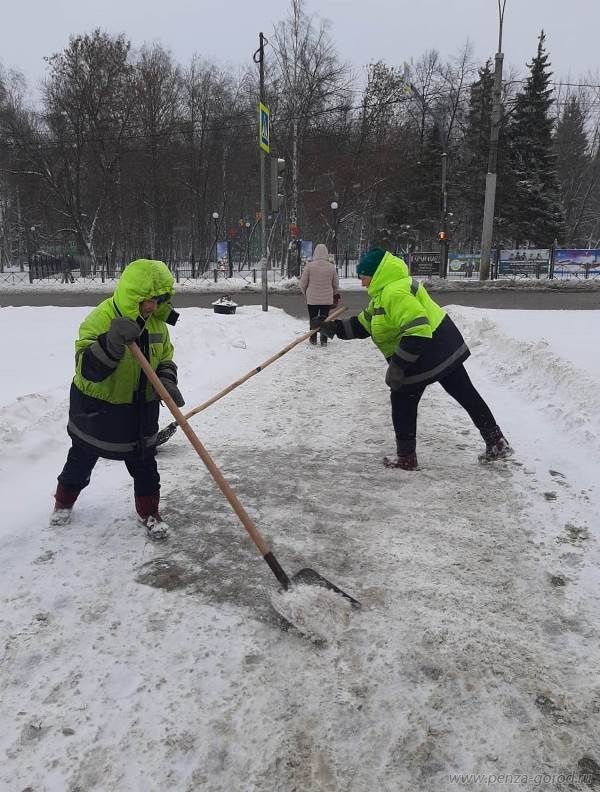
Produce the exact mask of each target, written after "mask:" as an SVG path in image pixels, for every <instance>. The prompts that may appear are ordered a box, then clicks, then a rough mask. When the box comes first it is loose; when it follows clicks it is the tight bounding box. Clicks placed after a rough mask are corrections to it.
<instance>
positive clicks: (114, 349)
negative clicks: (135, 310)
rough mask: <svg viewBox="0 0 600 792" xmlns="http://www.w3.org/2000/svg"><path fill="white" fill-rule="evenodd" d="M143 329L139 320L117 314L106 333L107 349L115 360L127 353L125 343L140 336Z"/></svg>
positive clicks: (129, 342)
mask: <svg viewBox="0 0 600 792" xmlns="http://www.w3.org/2000/svg"><path fill="white" fill-rule="evenodd" d="M141 332H142V331H141V330H140V328H139V325H138V323H137V322H134V321H133V319H129V318H128V317H127V316H116V317H115V318H114V319H113V320H112V322H111V323H110V327H109V328H108V332H107V334H106V351H107V352H108V354H109V355H110V356H111V357H112V358H114V359H115V360H120V359H121V358H122V357H123V355H124V354H125V345H126V344H131V342H132V341H135V340H136V339H137V338H139V335H140V333H141Z"/></svg>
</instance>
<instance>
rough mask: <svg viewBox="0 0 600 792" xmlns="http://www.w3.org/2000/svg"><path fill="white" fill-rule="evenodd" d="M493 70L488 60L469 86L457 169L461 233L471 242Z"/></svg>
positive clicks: (476, 233) (480, 194)
mask: <svg viewBox="0 0 600 792" xmlns="http://www.w3.org/2000/svg"><path fill="white" fill-rule="evenodd" d="M493 87H494V73H493V71H492V69H491V64H490V62H489V61H488V62H487V63H486V64H485V66H483V67H482V68H480V69H479V77H478V79H477V80H476V82H474V83H473V85H472V86H471V92H470V97H469V109H468V115H467V128H466V130H465V134H464V138H463V141H462V146H461V150H462V157H461V161H460V164H459V167H458V169H457V175H456V181H457V186H458V188H459V189H458V196H457V197H459V200H460V203H461V204H462V205H463V207H464V208H463V212H464V217H465V236H466V238H467V239H470V240H472V241H475V240H477V239H479V237H480V236H481V227H482V224H483V204H484V196H485V177H486V173H487V169H488V156H489V149H490V126H491V120H492V99H493V97H492V92H493Z"/></svg>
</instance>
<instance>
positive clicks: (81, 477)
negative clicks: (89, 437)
mask: <svg viewBox="0 0 600 792" xmlns="http://www.w3.org/2000/svg"><path fill="white" fill-rule="evenodd" d="M98 459H99V457H98V454H96V453H94V452H93V451H92V450H91V449H89V450H88V449H87V448H84V446H81V445H77V444H76V443H73V445H72V446H71V448H70V449H69V453H68V454H67V461H66V462H65V466H64V468H63V470H62V473H61V474H60V476H59V477H58V480H59V482H60V483H61V484H62V485H63V487H64V488H65V489H67V490H71V491H72V492H79V490H82V489H83V488H84V487H87V485H88V484H89V483H90V476H91V475H92V470H93V469H94V466H95V464H96V462H97V461H98ZM124 462H125V465H126V466H127V470H128V471H129V474H130V475H131V476H132V477H133V491H134V494H135V495H154V494H155V493H156V492H158V491H159V490H160V476H159V475H158V468H157V467H156V449H155V448H147V449H146V450H145V452H144V457H143V458H142V457H140V456H131V457H128V458H127V459H125V460H124Z"/></svg>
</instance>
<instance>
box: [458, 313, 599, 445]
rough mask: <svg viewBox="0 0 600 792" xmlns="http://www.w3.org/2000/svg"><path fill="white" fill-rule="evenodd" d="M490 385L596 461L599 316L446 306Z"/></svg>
mask: <svg viewBox="0 0 600 792" xmlns="http://www.w3.org/2000/svg"><path fill="white" fill-rule="evenodd" d="M450 313H451V314H452V316H454V317H455V318H456V319H457V321H458V323H459V325H460V327H461V328H462V329H463V331H464V333H465V337H466V338H467V341H468V343H469V345H470V347H471V349H472V351H476V352H477V359H478V362H479V363H481V364H482V365H483V366H484V367H485V369H486V370H487V372H488V373H489V374H490V376H491V377H492V378H493V379H494V381H496V382H498V383H500V382H502V383H504V384H505V385H508V386H509V387H510V388H513V389H515V390H517V391H518V392H519V393H520V394H522V395H523V397H524V398H525V399H526V400H528V401H530V402H532V403H534V404H535V405H536V407H537V408H538V409H539V410H540V411H543V412H544V414H545V415H546V416H547V417H548V418H549V419H551V420H552V421H554V422H555V423H556V424H557V425H560V426H561V428H562V430H563V431H565V432H567V433H568V434H569V436H570V437H571V438H572V440H573V441H574V442H577V443H579V444H581V445H582V446H583V447H585V448H587V449H588V451H589V453H590V454H591V455H593V456H594V457H596V458H600V388H599V387H598V381H599V379H600V355H599V354H598V338H600V311H589V312H588V311H540V312H529V311H486V312H485V314H484V315H482V312H481V311H478V310H477V309H472V308H465V307H462V306H452V308H451V309H450Z"/></svg>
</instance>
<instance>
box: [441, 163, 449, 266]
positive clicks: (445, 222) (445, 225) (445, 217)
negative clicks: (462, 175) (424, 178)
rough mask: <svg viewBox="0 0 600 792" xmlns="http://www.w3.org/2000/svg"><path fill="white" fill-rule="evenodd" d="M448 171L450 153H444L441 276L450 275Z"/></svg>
mask: <svg viewBox="0 0 600 792" xmlns="http://www.w3.org/2000/svg"><path fill="white" fill-rule="evenodd" d="M447 173H448V154H447V153H446V152H445V151H444V153H443V154H442V230H441V232H440V253H441V257H440V259H441V260H440V277H442V278H446V277H447V276H448V190H447V188H446V178H447Z"/></svg>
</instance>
